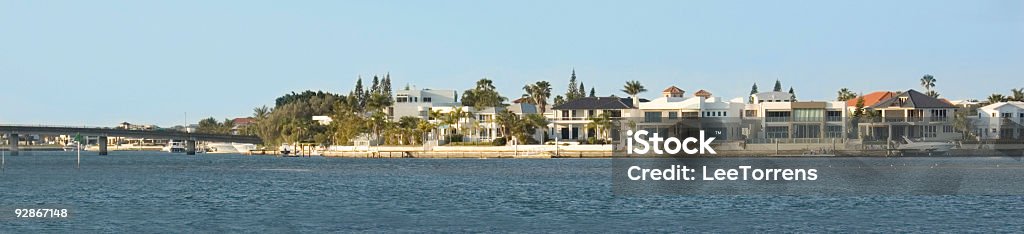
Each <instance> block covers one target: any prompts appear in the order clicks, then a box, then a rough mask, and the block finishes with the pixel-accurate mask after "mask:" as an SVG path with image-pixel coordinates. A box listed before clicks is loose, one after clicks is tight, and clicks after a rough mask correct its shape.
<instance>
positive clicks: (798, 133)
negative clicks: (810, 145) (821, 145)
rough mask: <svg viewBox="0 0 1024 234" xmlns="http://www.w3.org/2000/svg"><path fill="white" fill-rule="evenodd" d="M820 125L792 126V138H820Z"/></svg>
mask: <svg viewBox="0 0 1024 234" xmlns="http://www.w3.org/2000/svg"><path fill="white" fill-rule="evenodd" d="M820 137H821V125H818V124H794V125H793V138H820Z"/></svg>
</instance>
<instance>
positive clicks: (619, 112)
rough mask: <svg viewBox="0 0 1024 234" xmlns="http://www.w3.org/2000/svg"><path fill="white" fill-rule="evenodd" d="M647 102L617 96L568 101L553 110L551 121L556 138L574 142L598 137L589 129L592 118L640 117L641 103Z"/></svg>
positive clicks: (614, 134)
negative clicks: (639, 108) (601, 115)
mask: <svg viewBox="0 0 1024 234" xmlns="http://www.w3.org/2000/svg"><path fill="white" fill-rule="evenodd" d="M647 101H648V100H645V99H639V100H633V99H632V98H620V97H615V96H611V97H582V98H577V99H573V100H569V101H566V102H565V103H562V104H561V105H557V106H555V107H553V108H551V109H552V110H554V112H555V117H554V118H553V119H551V123H552V125H553V126H552V127H553V128H554V129H555V132H556V133H555V138H557V139H558V140H565V141H573V140H585V139H587V138H588V137H591V136H597V134H596V132H595V129H591V128H587V124H588V123H590V122H592V121H591V118H595V117H598V116H599V115H600V114H607V115H608V117H610V118H611V119H612V120H620V119H623V118H629V117H639V112H638V109H637V107H638V106H639V103H643V102H647ZM613 131H614V130H613ZM618 135H619V134H618V132H611V133H610V134H608V135H607V136H613V137H614V136H618Z"/></svg>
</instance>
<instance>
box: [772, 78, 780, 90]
mask: <svg viewBox="0 0 1024 234" xmlns="http://www.w3.org/2000/svg"><path fill="white" fill-rule="evenodd" d="M772 91H775V92H782V82H779V80H775V89H772Z"/></svg>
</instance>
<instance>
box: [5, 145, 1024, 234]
mask: <svg viewBox="0 0 1024 234" xmlns="http://www.w3.org/2000/svg"><path fill="white" fill-rule="evenodd" d="M28 154H31V155H22V156H18V157H11V156H7V169H6V170H5V171H4V172H3V173H2V174H0V207H2V208H3V209H4V210H3V212H4V213H3V214H2V216H0V232H16V231H40V230H42V231H47V230H49V231H56V230H65V229H72V230H79V231H91V232H95V231H139V230H143V231H173V232H194V231H236V232H237V231H270V232H279V231H388V232H391V231H526V232H538V231H539V232H544V231H581V232H592V231H596V232H609V231H701V230H703V231H710V230H725V231H730V230H732V231H739V230H754V231H850V230H859V231H951V230H960V229H972V230H978V231H986V232H987V231H998V232H1022V231H1024V222H1022V220H1024V197H1022V196H835V197H824V196H616V195H614V194H613V193H612V188H611V187H612V179H611V177H612V174H611V173H612V170H611V168H612V161H611V160H610V159H579V160H573V159H559V160H497V159H487V160H481V159H460V160H455V159H340V158H273V157H264V156H240V155H198V156H185V155H181V154H164V153H155V152H152V153H139V152H112V153H111V154H112V155H110V156H94V155H93V154H94V153H88V154H86V156H83V159H82V168H81V169H79V170H76V169H74V163H75V158H74V156H73V154H72V153H64V152H31V153H28ZM879 160H883V159H879ZM919 160H928V159H926V158H925V159H919ZM978 160H985V159H978ZM20 207H68V208H70V209H71V210H72V213H73V214H72V217H71V218H66V219H48V220H25V219H15V218H12V217H13V214H12V211H11V209H13V208H20Z"/></svg>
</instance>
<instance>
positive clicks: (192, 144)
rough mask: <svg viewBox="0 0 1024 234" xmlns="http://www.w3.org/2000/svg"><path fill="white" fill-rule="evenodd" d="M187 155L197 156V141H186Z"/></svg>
mask: <svg viewBox="0 0 1024 234" xmlns="http://www.w3.org/2000/svg"><path fill="white" fill-rule="evenodd" d="M185 155H196V141H195V140H185Z"/></svg>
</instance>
